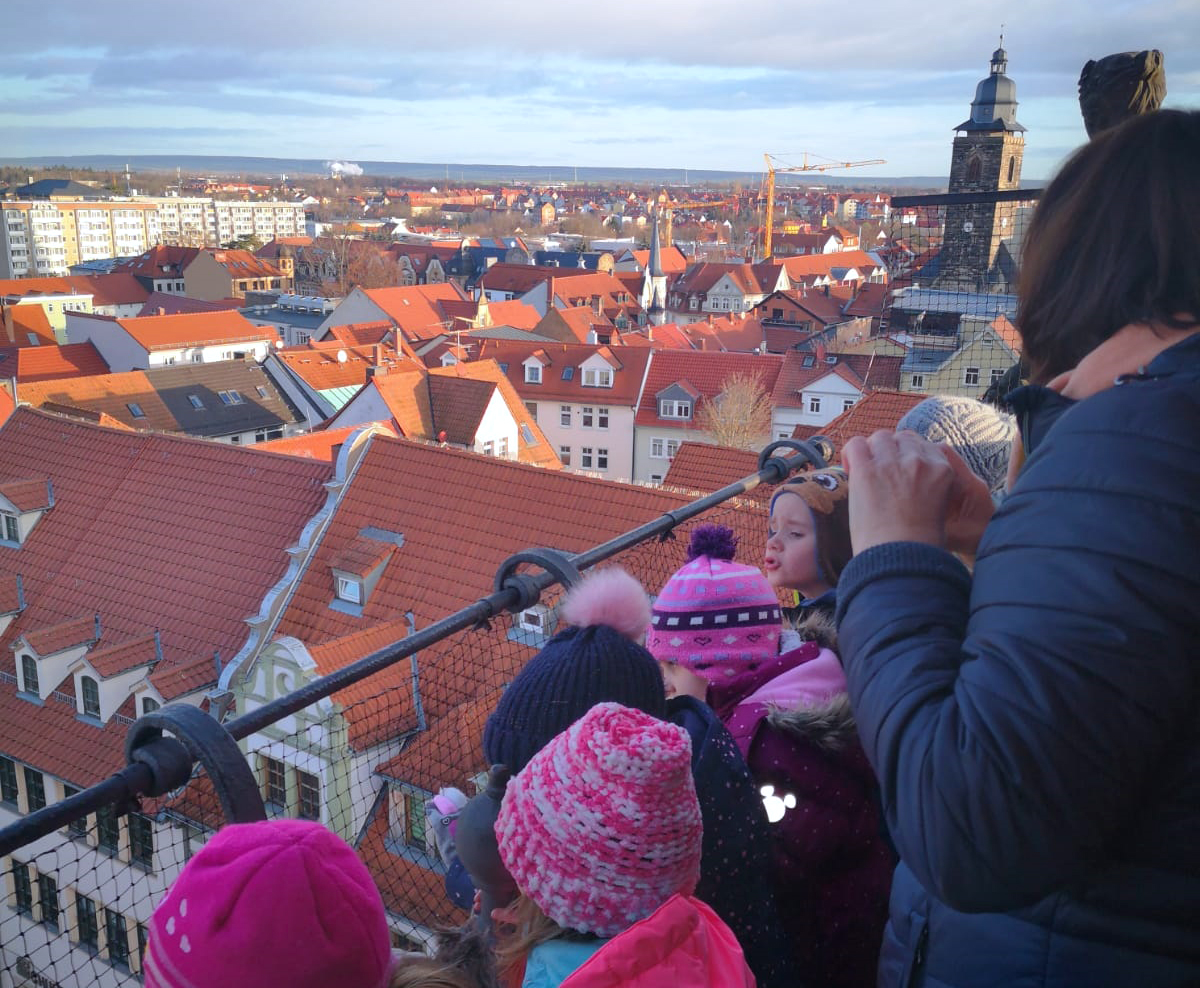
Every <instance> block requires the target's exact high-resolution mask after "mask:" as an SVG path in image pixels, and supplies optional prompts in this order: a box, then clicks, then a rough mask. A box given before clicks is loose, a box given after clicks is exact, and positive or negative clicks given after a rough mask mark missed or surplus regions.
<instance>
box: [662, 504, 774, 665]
mask: <svg viewBox="0 0 1200 988" xmlns="http://www.w3.org/2000/svg"><path fill="white" fill-rule="evenodd" d="M736 550H737V539H736V538H735V537H734V535H733V532H732V531H731V530H730V529H728V528H725V527H724V526H722V525H700V526H698V527H697V528H696V529H695V530H693V532H692V538H691V542H690V543H689V545H688V561H687V562H686V563H685V564H684V565H683V566H681V567H680V568H679V569H678V570H677V571H676V572H675V575H674V576H672V577H671V579H669V580H668V581H667V583H666V585H665V586H664V587H663V588H662V593H660V594H659V595H658V599H657V600H655V602H654V609H653V612H652V615H651V619H650V631H649V633H648V634H647V635H646V647H647V648H648V649H649V650H650V653H651V654H652V655H653V656H654V657H655V658H656V659H658V660H659V661H660V662H676V663H678V664H679V665H681V666H684V667H686V668H688V669H690V670H691V671H692V672H694V673H696V675H698V676H701V677H702V678H704V679H707V680H708V681H709V682H710V683H712V682H721V681H722V680H724V679H726V678H730V677H733V676H736V675H738V674H740V673H743V672H746V671H750V670H753V669H755V668H757V667H758V666H760V665H762V664H763V663H764V662H769V661H770V660H772V659H774V658H776V657H777V656H778V655H779V635H780V632H781V631H782V627H783V612H782V611H781V609H780V607H779V598H778V597H777V596H776V595H775V591H774V590H773V589H772V587H771V584H769V583H768V582H767V578H766V577H765V576H763V574H762V571H761V570H759V569H758V568H757V567H755V566H745V565H742V564H741V563H735V562H734V561H733V555H734V552H735V551H736Z"/></svg>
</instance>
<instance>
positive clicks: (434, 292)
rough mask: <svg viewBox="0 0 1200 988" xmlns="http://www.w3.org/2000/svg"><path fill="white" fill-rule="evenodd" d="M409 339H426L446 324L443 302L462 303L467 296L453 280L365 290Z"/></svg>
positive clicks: (364, 292) (368, 296)
mask: <svg viewBox="0 0 1200 988" xmlns="http://www.w3.org/2000/svg"><path fill="white" fill-rule="evenodd" d="M363 294H365V295H366V296H367V298H369V299H370V300H371V301H372V302H374V303H375V305H377V306H378V307H379V308H380V310H382V311H383V313H384V314H385V315H386V316H387V317H388V318H389V319H391V320H392V321H393V322H395V324H396V325H397V326H398V327H399V329H400V332H401V333H403V334H404V336H405V337H407V338H408V339H410V340H412V339H422V338H425V337H428V336H429V335H430V331H431V330H436V329H437V328H439V327H440V324H441V323H443V322H445V321H446V315H445V313H444V312H443V311H442V309H441V306H440V304H439V303H440V302H442V301H446V302H461V301H463V300H464V299H465V298H466V296H465V295H463V293H462V290H461V289H460V288H459V287H458V285H456V284H455V283H454V282H452V281H447V282H441V283H439V284H434V285H404V286H400V287H397V288H368V289H365V290H364V291H363Z"/></svg>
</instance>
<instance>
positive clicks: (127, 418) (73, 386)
mask: <svg viewBox="0 0 1200 988" xmlns="http://www.w3.org/2000/svg"><path fill="white" fill-rule="evenodd" d="M17 396H18V397H19V398H20V399H21V401H22V402H25V403H27V404H30V405H33V406H34V407H35V408H44V409H47V410H50V408H49V407H48V406H55V407H61V408H62V409H64V410H69V409H73V408H78V409H81V410H83V411H85V412H90V413H92V414H93V415H95V414H106V415H110V416H112V417H113V418H115V419H117V421H119V422H121V423H123V424H124V425H125V426H128V427H130V428H142V429H153V430H155V431H157V432H175V431H177V430H178V429H179V423H178V421H176V419H175V416H174V415H172V414H171V410H170V409H169V408H168V407H167V404H166V402H165V401H163V399H162V396H161V395H159V393H158V392H157V391H156V390H155V389H154V386H153V385H152V384H151V383H150V379H149V378H148V377H147V376H146V372H145V371H122V372H121V373H119V374H95V375H92V376H90V377H67V378H63V379H61V380H58V379H54V380H48V381H32V382H29V383H27V384H20V385H19V386H18V387H17ZM131 404H132V405H136V406H137V407H138V408H140V409H141V410H142V412H143V414H142V415H140V416H134V414H133V411H132V410H131V409H130V407H129V406H130V405H131ZM68 414H71V413H70V412H69V411H68Z"/></svg>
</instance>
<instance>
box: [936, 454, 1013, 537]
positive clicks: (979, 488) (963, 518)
mask: <svg viewBox="0 0 1200 988" xmlns="http://www.w3.org/2000/svg"><path fill="white" fill-rule="evenodd" d="M1019 442H1020V440H1019V439H1018V444H1019ZM936 448H937V449H938V450H939V451H940V452H941V454H942V455H943V456H944V457H945V458H946V462H947V463H949V464H950V469H951V470H953V471H954V486H953V487H952V489H951V494H950V501H949V503H948V505H947V507H946V543H945V545H946V548H947V549H949V550H950V551H951V552H959V553H962V554H963V555H966V556H974V555H975V553H976V552H977V551H978V550H979V540H980V539H981V538H983V530H984V529H985V528H987V526H988V522H990V521H991V520H992V515H993V514H994V513H995V511H996V503H995V502H994V501H993V500H992V492H991V491H990V490H988V485H987V484H986V483H984V482H983V481H982V480H981V479H980V478H979V477H977V476H976V475H975V473H974V472H973V471H972V470H971V468H970V467H969V466H967V463H966V461H965V460H964V459H963V458H962V457H961V456H959V455H958V454H957V453H956V452H955V451H954V450H953V449H951V448H950V447H949V446H945V445H938V446H937V447H936Z"/></svg>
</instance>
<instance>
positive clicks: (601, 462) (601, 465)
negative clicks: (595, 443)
mask: <svg viewBox="0 0 1200 988" xmlns="http://www.w3.org/2000/svg"><path fill="white" fill-rule="evenodd" d="M596 469H597V470H607V469H608V450H606V449H598V450H596Z"/></svg>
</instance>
